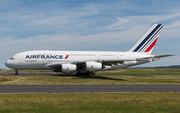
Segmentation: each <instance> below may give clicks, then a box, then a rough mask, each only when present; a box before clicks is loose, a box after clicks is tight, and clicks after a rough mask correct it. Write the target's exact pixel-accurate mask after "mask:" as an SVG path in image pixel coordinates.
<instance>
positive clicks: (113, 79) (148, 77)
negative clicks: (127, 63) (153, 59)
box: [0, 69, 180, 85]
mask: <svg viewBox="0 0 180 113" xmlns="http://www.w3.org/2000/svg"><path fill="white" fill-rule="evenodd" d="M41 71H42V70H30V72H37V73H38V72H41ZM2 72H3V71H1V75H2V76H0V85H48V84H49V85H54V84H56V85H58V84H80V85H81V84H180V69H121V70H116V71H107V72H98V73H97V76H75V75H58V74H57V75H54V74H52V73H45V74H42V73H38V74H30V75H28V74H25V75H19V76H14V75H11V76H10V75H8V76H6V73H12V71H5V72H4V73H2ZM25 72H26V70H20V73H25ZM27 72H28V73H30V72H29V71H27ZM3 75H4V76H3ZM98 75H101V76H98ZM118 75H119V76H118ZM164 75H165V76H164Z"/></svg>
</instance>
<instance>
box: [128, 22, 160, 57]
mask: <svg viewBox="0 0 180 113" xmlns="http://www.w3.org/2000/svg"><path fill="white" fill-rule="evenodd" d="M162 28H163V24H154V25H153V26H152V27H151V28H150V29H149V30H148V31H147V32H146V34H144V36H143V37H142V38H141V39H140V40H139V41H138V42H137V43H136V44H135V45H134V46H133V47H132V48H131V49H130V51H131V52H142V53H145V54H151V52H152V50H153V48H154V46H155V44H156V41H157V39H158V37H159V34H160V32H161V30H162Z"/></svg>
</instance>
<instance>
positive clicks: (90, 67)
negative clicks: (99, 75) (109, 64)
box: [86, 61, 103, 71]
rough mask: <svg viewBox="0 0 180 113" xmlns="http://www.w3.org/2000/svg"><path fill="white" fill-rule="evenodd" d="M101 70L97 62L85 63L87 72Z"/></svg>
mask: <svg viewBox="0 0 180 113" xmlns="http://www.w3.org/2000/svg"><path fill="white" fill-rule="evenodd" d="M102 69H103V65H102V63H99V62H93V61H92V62H86V70H87V71H99V70H102Z"/></svg>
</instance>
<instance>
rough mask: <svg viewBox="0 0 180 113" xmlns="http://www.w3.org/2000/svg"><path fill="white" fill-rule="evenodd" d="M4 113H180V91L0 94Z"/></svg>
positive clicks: (0, 105) (0, 106)
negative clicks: (178, 92)
mask: <svg viewBox="0 0 180 113" xmlns="http://www.w3.org/2000/svg"><path fill="white" fill-rule="evenodd" d="M0 112H1V113H10V112H13V113H16V112H18V113H19V112H20V113H32V112H33V113H179V112H180V94H177V93H143V94H67V95H62V94H54V95H49V94H44V95H42V94H41V95H40V94H33V95H0Z"/></svg>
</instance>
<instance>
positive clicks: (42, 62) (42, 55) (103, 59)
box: [5, 24, 173, 75]
mask: <svg viewBox="0 0 180 113" xmlns="http://www.w3.org/2000/svg"><path fill="white" fill-rule="evenodd" d="M163 26H164V25H163V24H154V25H153V26H152V27H151V28H150V29H149V30H148V31H147V32H146V33H145V34H144V35H143V36H142V38H141V39H140V40H139V41H138V42H137V43H136V44H135V45H134V46H133V47H132V48H131V49H130V50H129V51H126V52H110V51H49V50H47V51H46V50H41V51H40V50H36V51H25V52H21V53H17V54H16V55H14V56H13V57H12V58H10V59H9V60H7V61H6V63H5V65H6V66H7V67H9V68H13V69H14V70H15V71H16V72H15V75H18V70H23V69H24V70H53V71H54V72H62V73H65V74H72V73H75V74H76V75H96V73H95V72H97V71H102V70H115V69H121V68H127V67H130V66H135V65H140V64H144V63H149V62H153V61H157V60H159V59H160V58H163V57H168V56H173V55H170V54H169V55H151V53H152V50H153V48H154V46H155V44H156V41H157V39H158V37H159V34H160V32H161V30H162V28H163Z"/></svg>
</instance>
